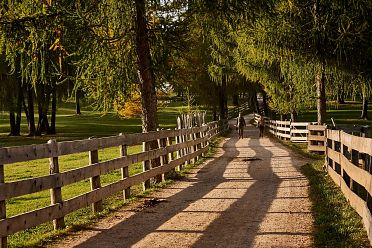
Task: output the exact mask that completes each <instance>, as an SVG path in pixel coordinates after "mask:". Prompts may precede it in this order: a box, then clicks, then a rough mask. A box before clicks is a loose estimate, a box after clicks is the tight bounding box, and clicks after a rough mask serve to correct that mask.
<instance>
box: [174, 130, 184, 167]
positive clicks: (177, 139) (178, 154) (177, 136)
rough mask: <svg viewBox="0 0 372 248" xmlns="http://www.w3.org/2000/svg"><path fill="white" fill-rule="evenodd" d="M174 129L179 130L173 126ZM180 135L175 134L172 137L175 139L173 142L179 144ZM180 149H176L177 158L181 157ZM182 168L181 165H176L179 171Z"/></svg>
mask: <svg viewBox="0 0 372 248" xmlns="http://www.w3.org/2000/svg"><path fill="white" fill-rule="evenodd" d="M175 130H180V129H177V128H175ZM180 137H181V136H180V135H176V136H175V137H174V139H175V142H176V144H179V143H180ZM181 152H182V151H181V150H177V152H176V154H177V159H179V158H181V156H182V155H181ZM181 169H182V165H179V166H178V170H179V171H180V170H181Z"/></svg>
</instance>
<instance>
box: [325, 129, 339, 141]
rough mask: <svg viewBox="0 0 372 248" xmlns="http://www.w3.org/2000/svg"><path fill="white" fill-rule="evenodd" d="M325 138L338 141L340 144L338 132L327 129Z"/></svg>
mask: <svg viewBox="0 0 372 248" xmlns="http://www.w3.org/2000/svg"><path fill="white" fill-rule="evenodd" d="M327 138H328V139H330V140H334V141H338V142H340V141H341V139H340V130H331V129H327Z"/></svg>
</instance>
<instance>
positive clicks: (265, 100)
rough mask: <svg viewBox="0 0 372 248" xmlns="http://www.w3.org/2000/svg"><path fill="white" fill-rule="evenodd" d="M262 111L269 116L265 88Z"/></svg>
mask: <svg viewBox="0 0 372 248" xmlns="http://www.w3.org/2000/svg"><path fill="white" fill-rule="evenodd" d="M262 111H263V113H264V115H265V116H268V108H267V94H266V92H265V91H264V90H262Z"/></svg>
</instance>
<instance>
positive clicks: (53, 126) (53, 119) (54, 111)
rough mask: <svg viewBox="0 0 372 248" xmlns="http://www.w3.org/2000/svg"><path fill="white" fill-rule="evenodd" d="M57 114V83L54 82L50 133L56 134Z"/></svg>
mask: <svg viewBox="0 0 372 248" xmlns="http://www.w3.org/2000/svg"><path fill="white" fill-rule="evenodd" d="M56 114H57V85H56V83H53V86H52V111H51V117H50V129H49V132H48V133H49V134H56V133H57V131H56Z"/></svg>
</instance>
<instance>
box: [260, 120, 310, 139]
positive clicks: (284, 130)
mask: <svg viewBox="0 0 372 248" xmlns="http://www.w3.org/2000/svg"><path fill="white" fill-rule="evenodd" d="M264 118H265V126H266V127H267V128H268V129H269V130H268V131H269V132H270V133H271V134H273V135H274V136H276V137H278V138H281V139H285V140H290V141H292V142H296V143H300V142H307V136H308V133H309V131H308V128H307V127H308V125H310V124H311V122H291V121H287V120H285V121H280V120H271V119H270V118H268V117H264ZM259 119H260V115H259V114H254V120H255V123H256V124H257V123H258V120H259Z"/></svg>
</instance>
